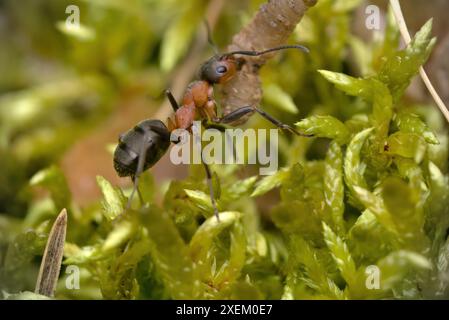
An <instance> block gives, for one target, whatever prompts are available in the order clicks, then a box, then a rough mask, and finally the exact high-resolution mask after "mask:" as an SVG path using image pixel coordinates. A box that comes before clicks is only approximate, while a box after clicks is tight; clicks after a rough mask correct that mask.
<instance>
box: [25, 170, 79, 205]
mask: <svg viewBox="0 0 449 320" xmlns="http://www.w3.org/2000/svg"><path fill="white" fill-rule="evenodd" d="M30 185H32V186H41V187H44V188H46V189H47V190H48V191H50V194H51V198H52V199H53V202H54V204H55V207H56V209H57V210H59V211H60V210H62V209H63V208H69V207H70V201H71V194H70V190H69V186H68V184H67V180H66V178H65V176H64V173H63V172H62V170H61V169H60V168H58V167H56V166H51V167H49V168H46V169H43V170H41V171H39V172H37V173H36V174H35V175H34V176H33V177H32V178H31V180H30Z"/></svg>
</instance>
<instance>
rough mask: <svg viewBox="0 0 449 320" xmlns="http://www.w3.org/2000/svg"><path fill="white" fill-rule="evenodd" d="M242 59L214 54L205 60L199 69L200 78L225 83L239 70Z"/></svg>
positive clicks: (210, 81)
mask: <svg viewBox="0 0 449 320" xmlns="http://www.w3.org/2000/svg"><path fill="white" fill-rule="evenodd" d="M241 63H242V60H241V59H238V60H237V59H235V58H234V57H233V56H229V55H215V56H213V57H212V58H210V59H209V60H207V61H206V62H205V63H203V65H202V66H201V69H200V79H201V80H204V81H207V82H209V83H213V84H216V83H219V84H222V83H225V82H227V81H229V80H230V79H232V77H234V75H235V74H236V72H237V71H238V70H240V67H241Z"/></svg>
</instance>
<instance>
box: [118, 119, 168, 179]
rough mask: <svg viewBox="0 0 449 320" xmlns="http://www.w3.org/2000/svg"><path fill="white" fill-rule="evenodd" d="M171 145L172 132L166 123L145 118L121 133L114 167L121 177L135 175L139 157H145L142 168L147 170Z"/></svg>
mask: <svg viewBox="0 0 449 320" xmlns="http://www.w3.org/2000/svg"><path fill="white" fill-rule="evenodd" d="M169 146H170V132H169V131H168V129H167V127H166V126H165V124H164V123H163V122H162V121H160V120H144V121H142V122H140V123H139V124H137V125H136V126H135V127H134V128H133V129H131V130H129V131H127V132H125V133H124V134H122V135H120V138H119V144H118V146H117V148H116V149H115V152H114V168H115V170H116V171H117V174H118V175H119V176H120V177H128V176H131V177H133V176H135V174H136V172H138V166H139V158H141V159H145V161H144V162H143V164H142V165H143V168H141V170H142V171H145V170H147V169H149V168H151V167H152V166H153V165H154V164H155V163H156V162H158V161H159V159H160V158H161V157H162V156H163V155H164V154H165V152H167V150H168V147H169ZM140 155H144V157H140Z"/></svg>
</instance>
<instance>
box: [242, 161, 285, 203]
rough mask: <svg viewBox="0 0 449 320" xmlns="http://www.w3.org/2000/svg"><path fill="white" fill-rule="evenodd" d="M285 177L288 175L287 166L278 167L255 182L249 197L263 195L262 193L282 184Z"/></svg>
mask: <svg viewBox="0 0 449 320" xmlns="http://www.w3.org/2000/svg"><path fill="white" fill-rule="evenodd" d="M287 177H288V169H287V168H283V169H280V170H279V171H277V172H275V173H274V174H272V175H270V176H266V177H264V178H263V179H262V180H260V181H259V182H258V183H257V186H256V189H255V190H254V191H253V193H252V194H251V197H257V196H260V195H263V194H264V193H267V192H268V191H270V190H271V189H274V188H276V187H279V186H280V185H281V184H282V181H284V180H285V179H286V178H287Z"/></svg>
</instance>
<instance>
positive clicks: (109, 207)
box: [97, 176, 126, 220]
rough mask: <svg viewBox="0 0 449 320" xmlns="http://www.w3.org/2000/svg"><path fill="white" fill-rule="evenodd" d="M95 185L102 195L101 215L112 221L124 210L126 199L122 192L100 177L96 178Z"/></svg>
mask: <svg viewBox="0 0 449 320" xmlns="http://www.w3.org/2000/svg"><path fill="white" fill-rule="evenodd" d="M97 184H98V186H99V187H100V189H101V192H102V193H103V197H104V200H103V201H102V205H103V214H104V216H105V217H106V218H107V219H108V220H114V219H115V218H117V217H118V216H119V215H121V214H122V213H123V212H124V210H125V203H126V198H125V196H124V195H123V192H122V190H120V189H119V188H114V187H113V186H112V185H111V184H110V182H109V181H107V180H106V179H105V178H103V177H102V176H97Z"/></svg>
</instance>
